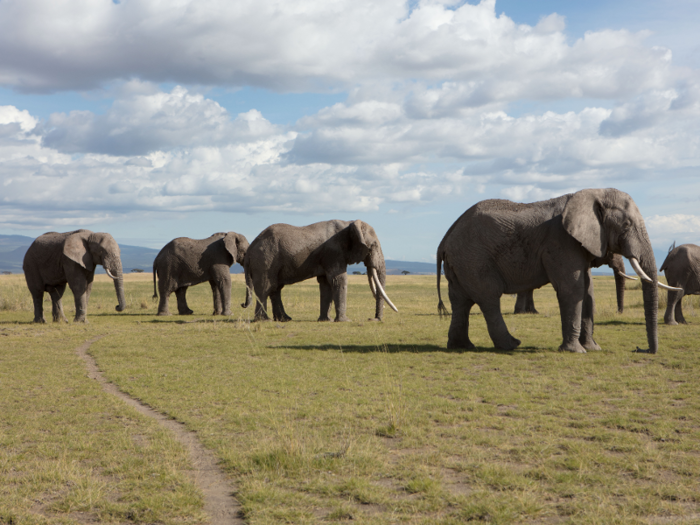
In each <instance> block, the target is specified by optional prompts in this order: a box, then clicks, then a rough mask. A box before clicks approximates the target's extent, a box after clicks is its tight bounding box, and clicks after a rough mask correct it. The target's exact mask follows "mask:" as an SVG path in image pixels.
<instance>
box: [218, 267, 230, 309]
mask: <svg viewBox="0 0 700 525" xmlns="http://www.w3.org/2000/svg"><path fill="white" fill-rule="evenodd" d="M226 271H227V272H228V269H226ZM226 277H228V278H224V279H220V280H219V281H217V283H218V285H219V296H220V297H221V315H231V277H230V276H229V274H228V273H227V274H226Z"/></svg>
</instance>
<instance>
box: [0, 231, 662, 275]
mask: <svg viewBox="0 0 700 525" xmlns="http://www.w3.org/2000/svg"><path fill="white" fill-rule="evenodd" d="M33 241H34V239H33V238H32V237H25V236H24V235H0V272H12V273H22V261H23V260H24V254H25V253H26V252H27V249H28V248H29V245H31V244H32V242H33ZM119 249H120V250H121V255H122V267H123V268H124V273H129V272H131V270H133V269H135V268H137V269H140V270H143V271H144V272H150V271H152V269H153V260H154V259H155V258H156V255H158V252H159V251H160V250H156V249H154V248H143V247H141V246H130V245H128V244H120V245H119ZM667 253H668V252H667V250H654V256H655V258H656V265H657V266H661V264H662V263H663V262H664V259H665V258H666V255H667ZM625 265H626V270H627V273H628V274H634V272H633V270H632V267H631V266H630V264H629V262H625ZM366 271H367V268H365V266H364V264H352V265H350V266H348V273H350V274H352V273H353V272H360V273H365V272H366ZM404 271H406V272H408V273H411V274H414V275H430V274H432V275H435V272H436V268H435V263H423V262H411V261H394V260H391V259H387V260H386V272H387V274H389V275H400V274H401V273H402V272H404ZM97 273H104V270H103V269H102V267H101V266H98V267H97ZM231 273H243V268H242V267H241V265H240V264H234V265H233V266H232V267H231ZM593 275H612V270H611V269H610V268H609V267H608V266H601V267H600V268H594V269H593Z"/></svg>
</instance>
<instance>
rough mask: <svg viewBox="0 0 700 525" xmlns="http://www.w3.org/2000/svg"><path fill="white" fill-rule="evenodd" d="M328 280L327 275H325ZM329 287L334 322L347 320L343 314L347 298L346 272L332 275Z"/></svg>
mask: <svg viewBox="0 0 700 525" xmlns="http://www.w3.org/2000/svg"><path fill="white" fill-rule="evenodd" d="M326 280H328V276H326ZM330 287H331V291H332V296H333V302H334V303H335V319H334V321H335V322H336V323H342V322H348V321H350V319H349V318H348V316H347V315H345V312H346V309H347V299H348V274H347V273H342V274H340V275H337V276H335V277H333V278H332V279H331V280H330Z"/></svg>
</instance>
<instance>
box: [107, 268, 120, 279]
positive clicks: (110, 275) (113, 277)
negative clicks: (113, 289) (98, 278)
mask: <svg viewBox="0 0 700 525" xmlns="http://www.w3.org/2000/svg"><path fill="white" fill-rule="evenodd" d="M105 272H107V275H109V277H110V278H111V279H112V280H113V281H116V280H117V278H116V277H115V276H114V275H112V272H110V271H109V268H105Z"/></svg>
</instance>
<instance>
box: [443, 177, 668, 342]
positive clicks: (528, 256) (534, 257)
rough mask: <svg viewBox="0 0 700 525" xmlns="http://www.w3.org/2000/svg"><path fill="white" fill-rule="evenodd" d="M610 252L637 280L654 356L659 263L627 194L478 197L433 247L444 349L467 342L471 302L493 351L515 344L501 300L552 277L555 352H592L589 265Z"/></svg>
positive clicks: (609, 191) (611, 191) (588, 192)
mask: <svg viewBox="0 0 700 525" xmlns="http://www.w3.org/2000/svg"><path fill="white" fill-rule="evenodd" d="M609 252H612V253H619V254H620V255H623V256H624V257H626V258H627V259H628V260H629V261H630V263H631V265H632V268H634V270H635V272H637V274H638V275H639V277H640V278H641V279H642V281H643V282H642V293H643V297H644V317H645V320H646V331H647V342H648V345H649V348H648V349H647V350H639V348H638V349H637V350H639V351H644V352H649V353H652V354H653V353H656V351H657V349H658V333H657V321H656V316H657V312H658V290H657V284H658V279H657V274H656V261H655V260H654V252H653V250H652V247H651V241H650V240H649V235H648V234H647V230H646V227H645V225H644V219H643V218H642V214H641V213H640V212H639V209H638V208H637V205H636V204H635V203H634V201H633V200H632V198H631V197H630V196H629V195H627V194H626V193H623V192H621V191H619V190H616V189H587V190H581V191H578V192H576V193H571V194H568V195H562V196H561V197H557V198H554V199H550V200H546V201H540V202H533V203H529V204H521V203H515V202H511V201H507V200H500V199H495V200H485V201H481V202H479V203H477V204H475V205H474V206H472V207H471V208H469V209H468V210H467V211H466V212H464V214H463V215H462V216H461V217H460V218H459V219H457V221H456V222H455V223H454V224H453V225H452V226H451V227H450V229H449V230H448V231H447V233H446V234H445V236H444V238H443V239H442V241H441V242H440V245H439V247H438V250H437V270H438V272H437V286H438V300H439V303H438V310H439V311H440V312H446V308H445V306H444V304H443V302H442V299H441V297H440V274H441V265H442V263H443V262H444V264H445V278H446V279H447V282H448V284H449V298H450V302H451V303H452V322H451V324H450V329H449V332H448V340H447V347H448V348H466V349H471V348H474V344H473V343H472V341H471V340H470V339H469V312H470V310H471V308H472V306H474V304H478V305H479V307H480V308H481V311H482V312H483V314H484V319H485V320H486V325H487V328H488V333H489V336H490V337H491V340H492V341H493V344H494V346H495V347H496V348H498V349H502V350H513V349H514V348H516V347H517V346H518V345H519V344H520V341H519V340H518V339H516V338H515V337H513V336H512V335H511V334H510V333H509V332H508V328H507V327H506V324H505V321H504V320H503V315H502V314H501V306H500V297H501V295H503V294H506V293H507V294H517V293H520V292H525V291H528V290H532V289H533V288H539V287H541V286H544V285H545V284H547V283H552V286H553V287H554V289H555V291H556V294H557V299H558V301H559V310H560V314H561V326H562V336H563V341H562V344H561V345H560V346H559V350H564V351H569V352H578V353H585V352H586V350H598V349H600V346H598V344H597V343H596V342H595V341H594V339H593V312H594V299H593V281H592V279H591V272H590V268H591V263H592V261H593V260H594V259H595V258H596V257H603V256H605V255H606V254H608V253H609Z"/></svg>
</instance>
